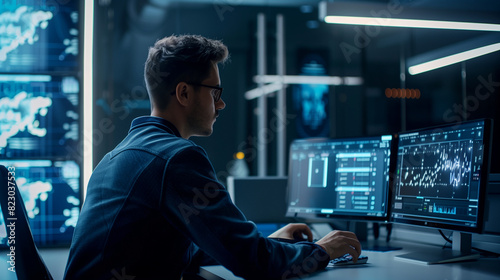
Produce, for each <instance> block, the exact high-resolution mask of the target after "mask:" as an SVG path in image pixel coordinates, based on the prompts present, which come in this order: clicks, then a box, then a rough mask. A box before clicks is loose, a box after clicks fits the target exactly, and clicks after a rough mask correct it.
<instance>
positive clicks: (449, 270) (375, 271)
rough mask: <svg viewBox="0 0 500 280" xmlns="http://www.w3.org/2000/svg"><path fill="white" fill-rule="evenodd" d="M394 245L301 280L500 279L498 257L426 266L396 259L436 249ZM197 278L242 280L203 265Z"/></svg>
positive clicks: (400, 244) (218, 268)
mask: <svg viewBox="0 0 500 280" xmlns="http://www.w3.org/2000/svg"><path fill="white" fill-rule="evenodd" d="M393 245H395V246H401V247H403V250H397V251H389V252H375V251H363V255H366V256H368V257H369V260H368V263H367V264H363V265H353V266H342V267H332V268H327V269H325V270H322V271H318V272H316V273H313V274H310V275H303V276H301V277H300V279H351V280H356V279H363V280H368V279H370V280H371V279H404V280H422V279H426V280H432V279H455V280H462V279H463V280H470V279H481V280H490V279H491V280H498V279H500V258H481V259H479V260H477V261H470V262H459V263H449V264H438V265H425V264H418V263H410V262H405V261H401V259H399V258H395V256H397V255H401V254H404V253H409V252H412V251H413V250H417V249H425V247H428V248H435V247H434V246H430V245H418V244H413V243H400V242H398V243H397V244H393ZM200 275H201V276H202V277H204V278H206V279H207V280H220V279H243V278H240V277H236V276H234V274H232V273H231V272H230V271H229V270H227V269H225V268H224V267H222V266H204V267H202V268H201V273H200Z"/></svg>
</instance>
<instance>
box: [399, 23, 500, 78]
mask: <svg viewBox="0 0 500 280" xmlns="http://www.w3.org/2000/svg"><path fill="white" fill-rule="evenodd" d="M499 50H500V34H498V33H491V34H489V35H485V36H480V37H476V38H473V39H470V40H466V41H462V42H459V43H455V44H452V45H449V46H445V47H443V48H439V49H436V50H432V51H430V52H427V53H423V54H419V55H417V56H414V57H410V58H408V60H407V63H406V64H407V65H408V72H409V73H410V74H411V75H417V74H420V73H424V72H427V71H430V70H434V69H438V68H441V67H445V66H448V65H452V64H455V63H459V62H462V61H465V60H469V59H472V58H475V57H478V56H482V55H486V54H489V53H492V52H496V51H499Z"/></svg>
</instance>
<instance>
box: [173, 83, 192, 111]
mask: <svg viewBox="0 0 500 280" xmlns="http://www.w3.org/2000/svg"><path fill="white" fill-rule="evenodd" d="M188 97H189V85H188V84H187V83H185V82H180V83H178V84H177V86H176V87H175V98H176V99H177V101H178V102H179V103H180V104H181V105H182V106H187V105H188V101H189V99H188Z"/></svg>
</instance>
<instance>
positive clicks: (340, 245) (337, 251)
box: [316, 230, 361, 262]
mask: <svg viewBox="0 0 500 280" xmlns="http://www.w3.org/2000/svg"><path fill="white" fill-rule="evenodd" d="M316 244H318V245H320V246H321V247H323V249H325V251H326V252H327V253H328V255H329V256H330V259H335V258H338V257H341V256H343V255H345V254H347V253H348V254H350V255H351V256H352V258H353V261H354V262H357V261H358V256H359V255H360V254H361V244H360V243H359V241H358V238H357V237H356V235H355V234H354V233H352V232H349V231H339V230H335V231H332V232H330V233H328V234H327V235H325V237H323V238H321V239H320V240H318V242H316Z"/></svg>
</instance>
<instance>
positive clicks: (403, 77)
mask: <svg viewBox="0 0 500 280" xmlns="http://www.w3.org/2000/svg"><path fill="white" fill-rule="evenodd" d="M399 81H400V85H399V87H400V89H401V90H405V89H406V63H405V50H404V44H401V56H400V59H399ZM401 131H406V97H402V98H401Z"/></svg>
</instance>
